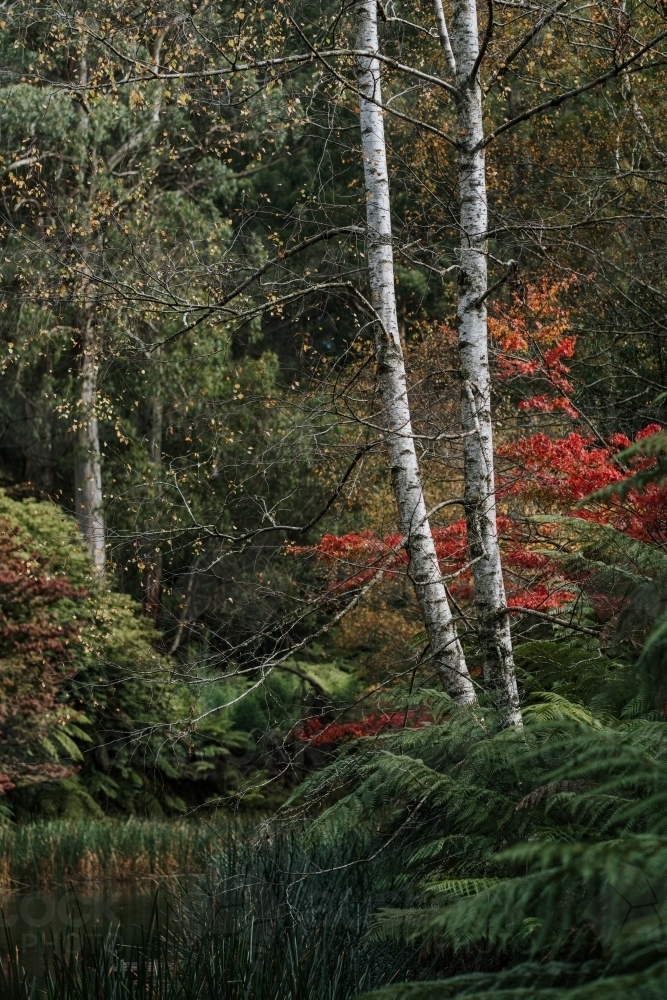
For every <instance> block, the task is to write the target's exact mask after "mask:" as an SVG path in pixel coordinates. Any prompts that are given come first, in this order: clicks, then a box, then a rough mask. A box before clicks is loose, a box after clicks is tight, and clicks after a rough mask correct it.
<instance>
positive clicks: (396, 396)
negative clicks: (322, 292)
mask: <svg viewBox="0 0 667 1000" xmlns="http://www.w3.org/2000/svg"><path fill="white" fill-rule="evenodd" d="M356 16H357V36H356V49H357V50H358V51H359V52H368V53H369V56H361V55H360V56H358V58H357V74H358V85H359V105H360V110H359V114H360V124H361V145H362V152H363V160H364V180H365V189H366V220H367V256H368V278H369V283H370V288H371V301H372V305H373V307H374V309H375V311H376V314H377V318H376V322H375V324H374V326H375V353H376V361H377V370H378V384H379V389H380V396H381V400H382V405H383V417H384V421H385V428H386V429H385V440H386V447H387V453H388V457H389V464H390V467H391V477H392V483H393V488H394V495H395V498H396V506H397V508H398V518H399V523H400V529H401V533H402V534H403V537H404V538H405V545H406V548H407V551H408V554H409V558H410V570H409V572H410V576H411V578H412V582H413V585H414V588H415V593H416V595H417V600H418V602H419V606H420V609H421V612H422V615H423V617H424V622H425V625H426V631H427V634H428V638H429V642H430V646H431V655H432V657H433V660H434V662H435V664H436V665H437V668H438V671H439V673H440V676H441V678H442V682H443V684H444V686H445V688H446V690H447V691H448V692H449V693H450V694H451V695H452V697H453V698H454V699H455V700H456V701H458V702H461V703H463V704H469V703H472V702H474V700H475V693H474V688H473V685H472V681H471V678H470V674H469V673H468V668H467V666H466V662H465V657H464V655H463V650H462V648H461V644H460V641H459V638H458V635H457V633H456V628H455V624H454V621H453V618H452V614H451V610H450V607H449V602H448V599H447V592H446V589H445V584H444V582H443V579H442V576H441V573H440V568H439V565H438V558H437V555H436V550H435V544H434V541H433V534H432V532H431V527H430V524H429V518H428V512H427V510H426V503H425V500H424V490H423V486H422V481H421V477H420V471H419V464H418V460H417V453H416V449H415V443H414V438H413V432H412V422H411V417H410V406H409V401H408V392H407V381H406V374H405V364H404V359H403V350H402V347H401V339H400V335H399V329H398V320H397V312H396V295H395V289H394V259H393V249H392V232H391V206H390V196H389V175H388V170H387V154H386V147H385V135H384V122H383V116H382V110H381V107H380V105H381V104H382V91H381V82H380V63H379V61H378V59H377V58H375V57H374V53H377V51H378V34H377V4H376V0H363V2H362V3H360V4H359V6H358V8H357V12H356Z"/></svg>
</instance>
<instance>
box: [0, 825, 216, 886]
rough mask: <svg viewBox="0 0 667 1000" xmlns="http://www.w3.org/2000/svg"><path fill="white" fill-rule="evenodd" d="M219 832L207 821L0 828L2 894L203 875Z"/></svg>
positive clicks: (214, 848)
mask: <svg viewBox="0 0 667 1000" xmlns="http://www.w3.org/2000/svg"><path fill="white" fill-rule="evenodd" d="M222 829H223V826H222V824H221V823H215V822H211V821H210V820H209V819H208V818H206V819H203V820H196V819H195V820H191V821H174V820H171V821H168V820H165V821H162V820H141V819H128V820H112V819H109V820H51V821H48V822H36V823H30V824H25V825H17V826H4V827H0V892H8V891H10V890H11V889H13V888H16V887H17V885H31V886H46V885H54V884H59V883H69V882H74V883H78V882H93V881H103V880H114V879H118V880H123V879H138V878H147V877H151V876H153V877H155V876H168V877H174V876H178V875H179V874H189V873H192V872H201V871H203V870H204V869H205V867H206V864H207V862H208V860H209V859H210V858H211V856H212V855H213V853H214V852H215V851H216V850H219V849H220V837H221V830H222Z"/></svg>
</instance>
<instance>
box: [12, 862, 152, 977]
mask: <svg viewBox="0 0 667 1000" xmlns="http://www.w3.org/2000/svg"><path fill="white" fill-rule="evenodd" d="M169 897H170V894H169V893H168V892H167V891H166V890H164V889H161V888H160V886H159V885H158V884H157V883H156V882H154V881H152V880H146V881H141V882H129V883H120V884H108V885H105V884H96V885H94V886H90V885H82V886H81V887H80V888H78V889H77V888H76V887H74V888H71V887H70V888H64V887H57V888H51V889H36V888H32V889H22V890H20V891H16V892H13V893H10V894H8V895H3V896H0V912H1V915H2V921H3V924H4V932H3V933H0V952H1V953H2V955H3V957H6V956H7V954H8V952H9V951H10V950H11V951H12V952H13V953H14V954H16V953H18V957H19V961H20V963H21V964H22V965H25V966H26V967H28V966H31V965H32V964H33V963H34V961H35V959H36V953H38V952H41V951H42V950H43V949H44V948H46V949H53V948H54V947H56V948H61V947H62V946H63V945H66V946H67V945H69V944H70V942H71V943H72V944H74V946H75V947H76V945H77V943H78V941H79V940H80V938H81V936H82V935H88V936H99V935H104V934H107V933H108V932H109V930H111V931H112V932H115V933H116V934H117V940H118V942H119V943H120V944H131V943H132V940H133V939H134V940H137V939H138V938H140V937H141V932H142V931H144V932H145V931H146V930H147V929H148V927H149V925H150V922H151V917H152V915H153V913H154V909H155V907H156V906H157V908H158V914H159V915H160V916H163V915H164V914H165V912H166V909H167V907H168V899H169Z"/></svg>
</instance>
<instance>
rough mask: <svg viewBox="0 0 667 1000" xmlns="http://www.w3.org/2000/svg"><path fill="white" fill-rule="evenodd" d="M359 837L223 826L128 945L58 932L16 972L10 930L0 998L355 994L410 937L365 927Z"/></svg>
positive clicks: (384, 973)
mask: <svg viewBox="0 0 667 1000" xmlns="http://www.w3.org/2000/svg"><path fill="white" fill-rule="evenodd" d="M358 847H359V845H357V844H355V842H354V840H353V838H348V841H347V842H346V843H344V844H342V843H340V844H338V845H337V846H336V848H335V850H332V849H330V848H325V847H322V846H314V847H310V848H306V847H304V846H303V837H302V836H301V835H297V834H295V833H280V832H276V831H273V832H271V833H267V832H265V831H264V832H263V831H262V830H260V831H259V832H258V833H257V834H255V835H250V833H249V831H244V832H241V833H239V832H233V831H230V832H228V834H227V835H226V837H225V838H224V845H223V846H222V847H221V849H219V851H218V853H217V855H215V856H214V857H212V858H211V860H210V862H209V866H208V869H207V872H206V875H205V877H204V878H202V879H201V880H198V883H197V888H196V890H194V891H192V892H191V893H189V894H182V895H180V896H178V895H176V894H174V896H173V897H172V898H173V907H172V908H171V909H170V911H169V912H168V916H167V918H166V920H165V917H164V907H162V906H160V907H158V906H157V905H156V906H155V908H154V917H153V921H152V923H151V926H150V927H149V928H147V929H145V930H144V931H143V932H141V934H140V935H139V936H138V937H137V939H136V940H135V943H134V944H133V945H132V946H130V947H124V946H123V945H122V944H121V943H120V941H119V938H118V936H117V935H114V934H113V933H112V932H110V933H109V934H108V935H107V936H106V937H101V938H97V937H95V936H93V935H90V936H84V937H83V938H81V937H78V938H77V937H76V935H75V936H74V937H72V935H71V934H69V933H66V934H65V935H63V938H62V939H61V941H60V945H59V946H58V942H49V943H48V944H50V945H51V946H50V947H45V948H44V951H43V961H44V963H46V964H45V965H44V964H43V965H42V967H41V968H40V969H35V968H33V969H31V971H30V973H29V974H26V973H24V972H23V971H22V970H21V968H20V965H19V962H18V960H17V959H16V957H15V953H14V952H13V949H12V947H11V942H9V947H8V948H7V952H8V954H9V956H10V957H9V961H8V962H6V963H4V964H3V966H2V968H1V970H0V1000H38V998H39V997H47V998H48V1000H92V998H93V997H94V998H95V1000H107V998H108V1000H112V998H113V1000H115V998H119V1000H120V998H126V1000H131V998H134V997H136V998H139V997H141V998H146V997H148V998H151V1000H353V998H354V997H356V996H357V995H358V994H359V993H360V992H362V991H365V990H373V989H377V988H378V987H382V986H386V985H388V984H389V983H391V982H392V981H395V980H396V979H400V980H406V979H410V978H413V977H414V976H415V975H417V974H418V972H419V964H418V954H417V953H416V950H415V949H414V948H412V947H409V946H400V947H396V945H394V944H387V943H386V942H373V941H371V940H370V938H369V936H368V933H367V932H368V929H369V927H370V922H371V918H372V914H373V912H374V911H375V909H376V908H377V906H378V904H379V903H381V902H382V901H383V898H382V897H380V896H379V895H378V893H377V891H376V889H375V888H374V884H373V883H374V875H373V871H372V868H371V866H369V865H368V864H365V863H361V864H360V863H358V862H359V856H358ZM384 901H388V897H386V895H385V898H384ZM160 914H162V916H160ZM53 945H55V947H53ZM425 971H426V972H428V971H430V970H429V969H425Z"/></svg>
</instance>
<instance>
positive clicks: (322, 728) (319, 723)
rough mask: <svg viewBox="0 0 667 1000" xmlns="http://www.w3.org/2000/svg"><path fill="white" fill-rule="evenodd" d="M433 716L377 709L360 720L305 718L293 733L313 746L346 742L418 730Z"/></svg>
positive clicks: (303, 741)
mask: <svg viewBox="0 0 667 1000" xmlns="http://www.w3.org/2000/svg"><path fill="white" fill-rule="evenodd" d="M431 721H432V720H431V716H430V715H427V714H425V713H424V712H420V713H417V712H413V711H409V712H408V713H407V715H406V713H405V712H390V713H387V712H378V713H375V714H373V715H367V716H365V717H364V718H363V719H359V720H358V721H357V722H325V721H323V720H322V719H317V718H315V719H305V720H304V722H303V723H302V725H301V726H300V727H299V728H298V729H297V730H296V732H295V733H294V735H295V737H296V739H297V740H300V741H301V742H302V743H309V744H310V746H312V747H318V746H328V745H330V744H332V743H343V742H345V741H346V740H356V739H360V738H361V737H362V736H377V735H378V734H379V733H381V732H384V731H385V730H387V729H402V728H403V727H404V726H406V727H407V728H410V729H415V728H417V727H419V726H427V725H430V723H431Z"/></svg>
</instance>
